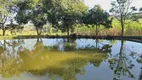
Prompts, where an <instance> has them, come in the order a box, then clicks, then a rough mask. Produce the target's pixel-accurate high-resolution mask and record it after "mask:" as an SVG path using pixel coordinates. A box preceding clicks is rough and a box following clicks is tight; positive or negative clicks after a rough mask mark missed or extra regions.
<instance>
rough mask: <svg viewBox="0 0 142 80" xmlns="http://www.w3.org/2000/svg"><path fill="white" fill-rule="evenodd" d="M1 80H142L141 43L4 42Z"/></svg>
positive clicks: (0, 58) (0, 47) (0, 45)
mask: <svg viewBox="0 0 142 80" xmlns="http://www.w3.org/2000/svg"><path fill="white" fill-rule="evenodd" d="M0 80H142V43H137V42H131V41H125V40H100V39H96V40H95V39H76V40H73V39H72V40H67V39H62V38H60V39H46V38H42V39H13V40H1V41H0Z"/></svg>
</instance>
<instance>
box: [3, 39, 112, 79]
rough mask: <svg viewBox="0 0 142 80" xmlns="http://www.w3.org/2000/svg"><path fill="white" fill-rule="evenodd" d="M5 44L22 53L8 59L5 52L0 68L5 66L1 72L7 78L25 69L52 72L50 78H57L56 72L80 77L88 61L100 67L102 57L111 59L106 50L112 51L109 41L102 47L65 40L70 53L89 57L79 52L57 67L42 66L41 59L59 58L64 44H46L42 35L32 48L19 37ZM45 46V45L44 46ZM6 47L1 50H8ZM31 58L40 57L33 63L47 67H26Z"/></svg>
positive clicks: (62, 76) (69, 76)
mask: <svg viewBox="0 0 142 80" xmlns="http://www.w3.org/2000/svg"><path fill="white" fill-rule="evenodd" d="M12 43H13V44H12ZM5 44H6V46H5V47H6V48H5V49H9V48H7V47H13V48H12V49H10V50H7V52H8V51H12V50H15V53H18V54H17V55H18V56H17V55H16V56H17V57H15V58H7V60H6V59H4V57H3V56H1V57H2V58H3V59H1V61H3V62H2V66H1V68H0V70H1V71H0V73H1V74H2V76H3V77H7V78H8V77H13V76H19V75H20V73H22V72H30V73H32V74H33V75H40V76H44V75H46V74H48V75H49V77H50V79H53V78H54V77H55V76H59V77H61V78H62V79H64V80H76V74H81V75H84V74H85V70H84V67H85V65H87V64H88V63H91V64H93V65H94V66H95V67H99V66H100V64H101V63H102V61H103V60H105V59H107V58H106V57H107V56H106V54H105V53H106V52H107V51H110V50H109V49H110V46H108V45H103V46H102V47H99V48H98V47H97V48H96V47H95V46H94V47H90V46H86V47H84V48H79V49H76V45H77V44H76V42H75V41H74V40H72V41H70V42H66V41H63V42H61V43H60V44H63V48H64V52H67V53H69V54H70V53H75V54H79V55H81V56H82V55H85V56H88V57H89V58H81V57H78V56H74V57H73V58H69V59H67V60H65V61H61V62H60V65H58V66H59V67H54V66H52V67H46V66H44V65H42V66H41V65H40V64H39V63H38V62H41V63H42V61H43V60H44V58H46V57H49V61H51V62H52V61H53V60H54V59H55V58H54V53H55V54H56V53H58V54H60V55H62V52H61V51H60V50H59V45H60V44H56V45H54V46H44V44H43V42H42V40H39V39H38V40H37V43H36V44H35V46H34V48H33V50H31V51H30V50H28V49H26V48H24V47H23V45H21V44H22V42H21V43H20V42H19V43H18V41H15V42H12V41H10V42H8V43H5ZM11 44H12V45H14V44H15V46H11ZM16 44H17V45H16ZM41 48H43V50H42V49H41ZM5 49H4V48H2V49H1V51H5ZM12 52H14V51H12ZM46 52H47V53H46ZM64 52H63V53H64ZM4 53H5V52H4ZM51 53H52V54H53V56H51V55H52V54H51ZM10 54H11V53H10ZM69 54H67V55H69ZM11 55H14V54H11ZM60 55H59V56H60ZM63 55H64V54H63ZM57 56H58V55H57ZM57 56H56V57H57ZM59 56H58V57H59ZM60 57H61V56H60ZM61 58H62V57H61ZM31 61H38V62H35V63H33V64H34V65H35V66H37V67H43V68H41V69H27V68H24V67H25V66H28V64H29V65H30V62H31ZM46 61H47V60H46ZM37 63H38V64H37ZM47 63H48V64H50V62H46V64H47ZM25 64H27V65H25Z"/></svg>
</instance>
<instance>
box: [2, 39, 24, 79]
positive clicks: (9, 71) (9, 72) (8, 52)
mask: <svg viewBox="0 0 142 80" xmlns="http://www.w3.org/2000/svg"><path fill="white" fill-rule="evenodd" d="M22 43H23V41H22V40H10V41H9V40H7V41H6V40H4V41H1V44H0V45H1V46H0V62H1V63H0V74H1V75H2V76H3V77H5V78H8V77H12V76H18V75H19V74H20V73H21V71H20V67H21V60H20V58H19V57H18V55H17V51H18V49H21V47H22V45H21V44H22Z"/></svg>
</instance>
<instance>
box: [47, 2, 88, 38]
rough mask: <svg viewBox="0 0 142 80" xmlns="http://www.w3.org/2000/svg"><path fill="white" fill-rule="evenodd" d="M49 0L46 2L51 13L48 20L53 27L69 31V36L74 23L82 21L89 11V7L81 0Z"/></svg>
mask: <svg viewBox="0 0 142 80" xmlns="http://www.w3.org/2000/svg"><path fill="white" fill-rule="evenodd" d="M49 1H50V0H49ZM49 1H46V2H45V3H46V5H47V9H48V10H47V12H48V13H49V17H48V21H49V22H50V23H51V24H52V25H53V27H55V28H57V29H60V30H61V31H62V32H67V35H68V36H69V35H70V31H71V30H72V31H73V24H75V23H80V22H81V17H82V16H83V14H84V13H85V12H86V11H87V7H86V6H85V4H84V3H83V2H82V1H80V0H78V1H75V0H51V1H50V2H49ZM49 3H50V4H49ZM48 4H49V5H48Z"/></svg>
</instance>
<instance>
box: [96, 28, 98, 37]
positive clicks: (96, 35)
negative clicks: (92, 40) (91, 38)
mask: <svg viewBox="0 0 142 80" xmlns="http://www.w3.org/2000/svg"><path fill="white" fill-rule="evenodd" d="M97 36H98V26H97V25H96V37H97Z"/></svg>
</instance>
